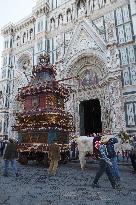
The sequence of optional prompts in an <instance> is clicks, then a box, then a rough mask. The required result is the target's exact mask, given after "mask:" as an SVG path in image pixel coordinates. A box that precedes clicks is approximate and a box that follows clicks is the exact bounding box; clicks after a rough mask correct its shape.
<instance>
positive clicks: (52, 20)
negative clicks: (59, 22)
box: [51, 19, 55, 30]
mask: <svg viewBox="0 0 136 205" xmlns="http://www.w3.org/2000/svg"><path fill="white" fill-rule="evenodd" d="M54 28H55V20H54V19H51V30H54Z"/></svg>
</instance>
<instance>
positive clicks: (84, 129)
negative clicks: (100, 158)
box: [79, 99, 102, 135]
mask: <svg viewBox="0 0 136 205" xmlns="http://www.w3.org/2000/svg"><path fill="white" fill-rule="evenodd" d="M79 115H80V135H90V134H91V133H100V132H102V122H101V106H100V101H99V100H98V99H92V100H85V101H82V102H80V105H79Z"/></svg>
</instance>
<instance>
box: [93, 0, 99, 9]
mask: <svg viewBox="0 0 136 205" xmlns="http://www.w3.org/2000/svg"><path fill="white" fill-rule="evenodd" d="M93 6H94V10H98V9H99V3H98V0H93Z"/></svg>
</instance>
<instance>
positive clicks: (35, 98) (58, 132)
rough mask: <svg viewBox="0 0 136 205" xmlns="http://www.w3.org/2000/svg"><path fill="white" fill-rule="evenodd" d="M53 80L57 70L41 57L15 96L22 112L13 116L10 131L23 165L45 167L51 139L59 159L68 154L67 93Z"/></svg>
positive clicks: (70, 119) (71, 128) (70, 121)
mask: <svg viewBox="0 0 136 205" xmlns="http://www.w3.org/2000/svg"><path fill="white" fill-rule="evenodd" d="M55 76H56V67H55V66H54V65H52V64H50V59H49V56H48V55H40V57H39V62H38V65H37V66H34V67H33V69H32V77H31V80H30V82H29V83H28V85H27V86H25V87H22V88H21V89H20V90H19V92H18V95H17V101H19V102H21V103H22V105H23V109H22V110H21V111H19V112H17V113H15V118H16V124H15V125H14V126H13V130H14V131H18V136H19V137H18V148H17V150H18V153H19V161H20V162H21V163H23V164H27V163H28V160H36V161H37V162H44V163H45V164H46V163H47V159H48V145H49V144H51V143H52V142H53V140H54V139H55V140H57V142H58V144H59V145H60V149H61V154H62V155H63V154H64V153H66V152H68V142H69V134H70V133H72V132H74V125H73V117H72V115H71V114H70V113H68V112H66V111H65V107H64V104H65V102H66V101H67V99H68V96H69V92H70V91H69V89H68V88H66V86H64V84H62V83H60V82H58V81H57V80H56V79H55ZM63 156H64V155H63ZM63 160H64V159H63Z"/></svg>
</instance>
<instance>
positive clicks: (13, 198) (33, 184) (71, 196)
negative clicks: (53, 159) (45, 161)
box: [0, 163, 136, 205]
mask: <svg viewBox="0 0 136 205" xmlns="http://www.w3.org/2000/svg"><path fill="white" fill-rule="evenodd" d="M97 166H98V165H97V164H87V167H86V169H85V170H84V171H82V170H81V169H80V166H79V163H68V164H67V165H60V166H59V168H58V173H57V176H55V177H49V176H48V174H47V169H46V168H44V167H42V166H37V165H35V164H33V163H32V164H29V165H27V166H22V165H19V164H18V168H19V173H20V176H19V177H14V176H13V175H12V173H10V174H9V177H3V176H2V169H0V172H1V176H0V205H1V204H2V205H134V204H136V175H135V174H132V168H131V166H120V169H121V175H122V186H123V188H122V190H121V191H117V190H113V189H112V188H111V186H110V183H109V181H108V180H107V176H105V175H104V176H103V177H102V178H101V180H100V184H101V186H102V188H100V189H98V188H94V189H93V188H92V187H91V183H92V180H93V178H94V176H95V173H96V170H97ZM0 167H2V165H1V164H0Z"/></svg>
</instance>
